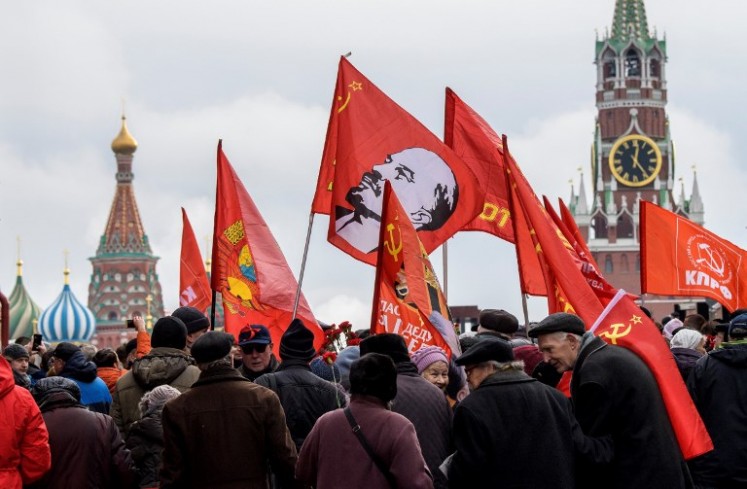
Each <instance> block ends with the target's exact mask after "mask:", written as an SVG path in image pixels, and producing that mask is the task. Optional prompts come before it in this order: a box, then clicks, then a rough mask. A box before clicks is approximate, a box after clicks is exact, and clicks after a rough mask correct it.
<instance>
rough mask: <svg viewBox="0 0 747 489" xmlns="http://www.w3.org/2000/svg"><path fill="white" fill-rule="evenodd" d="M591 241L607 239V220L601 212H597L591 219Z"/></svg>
mask: <svg viewBox="0 0 747 489" xmlns="http://www.w3.org/2000/svg"><path fill="white" fill-rule="evenodd" d="M589 233H590V236H589V239H607V234H608V231H607V218H606V217H605V216H604V214H602V213H601V212H597V213H596V214H595V215H593V216H592V217H591V226H589Z"/></svg>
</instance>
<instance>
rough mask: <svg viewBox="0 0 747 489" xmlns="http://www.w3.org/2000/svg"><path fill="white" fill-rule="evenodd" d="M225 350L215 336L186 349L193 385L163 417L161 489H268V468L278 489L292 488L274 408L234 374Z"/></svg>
mask: <svg viewBox="0 0 747 489" xmlns="http://www.w3.org/2000/svg"><path fill="white" fill-rule="evenodd" d="M232 345H233V336H231V335H230V334H227V333H220V332H215V331H213V332H209V333H205V334H204V335H202V336H200V337H199V338H198V339H197V340H196V341H195V342H194V344H193V345H192V355H193V356H194V358H195V360H196V361H197V365H198V366H199V368H200V370H201V373H200V378H199V380H198V381H197V382H195V383H194V385H193V386H192V389H190V390H189V392H186V393H184V394H182V395H181V396H179V397H177V398H175V399H172V400H171V401H169V402H168V403H167V404H166V406H165V407H164V410H163V441H164V450H163V458H162V465H161V471H160V480H161V485H160V487H162V488H174V487H267V468H268V467H269V466H271V467H272V468H273V470H274V473H275V475H276V477H277V479H278V482H279V483H280V484H281V487H297V486H298V484H297V483H295V482H294V477H293V474H294V469H295V465H296V459H297V456H296V447H295V446H294V444H293V441H292V440H291V437H290V433H289V432H288V428H287V426H286V425H285V416H284V415H283V408H282V407H281V406H280V401H279V400H278V397H277V396H276V395H275V394H273V393H272V392H271V391H270V390H268V389H265V388H264V387H261V386H258V385H256V384H254V383H253V382H251V381H250V380H248V379H245V378H244V377H243V376H242V375H241V374H240V373H239V371H238V370H236V369H235V368H233V365H232V362H231V360H230V353H231V346H232Z"/></svg>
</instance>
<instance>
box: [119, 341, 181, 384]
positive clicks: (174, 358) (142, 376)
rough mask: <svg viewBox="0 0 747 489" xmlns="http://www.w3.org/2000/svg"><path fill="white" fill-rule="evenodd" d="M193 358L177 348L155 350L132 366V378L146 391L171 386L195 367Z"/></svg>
mask: <svg viewBox="0 0 747 489" xmlns="http://www.w3.org/2000/svg"><path fill="white" fill-rule="evenodd" d="M194 363H195V362H194V360H193V359H192V357H190V356H189V355H187V354H186V353H184V352H183V351H181V350H177V349H175V348H163V347H160V348H153V349H152V350H151V351H150V353H148V354H147V355H146V356H144V357H143V358H140V359H138V360H135V363H133V365H132V377H133V378H134V379H135V381H136V382H137V383H138V384H139V385H140V386H141V387H142V388H143V389H146V390H151V389H153V388H155V387H158V386H159V385H165V384H170V383H171V382H172V381H173V380H174V379H176V378H177V377H179V376H180V375H181V374H182V372H184V370H185V369H186V368H187V367H188V366H190V365H194Z"/></svg>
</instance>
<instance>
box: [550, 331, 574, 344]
mask: <svg viewBox="0 0 747 489" xmlns="http://www.w3.org/2000/svg"><path fill="white" fill-rule="evenodd" d="M568 335H571V336H573V337H575V338H576V340H577V341H578V342H579V343H581V341H582V340H583V337H582V336H581V335H577V334H575V333H568V332H567V331H555V332H553V333H547V335H546V336H549V337H550V338H552V339H554V340H556V341H561V340H564V339H566V338H567V337H568Z"/></svg>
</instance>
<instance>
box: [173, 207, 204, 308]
mask: <svg viewBox="0 0 747 489" xmlns="http://www.w3.org/2000/svg"><path fill="white" fill-rule="evenodd" d="M211 296H212V294H211V291H210V282H209V281H208V278H207V273H206V272H205V266H204V265H203V263H202V255H200V247H199V246H197V240H196V239H195V233H194V231H193V230H192V225H191V224H190V223H189V218H187V211H185V210H184V207H182V255H181V267H180V268H179V305H180V306H191V307H194V308H196V309H199V310H200V311H206V310H207V308H208V306H210V302H211Z"/></svg>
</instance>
